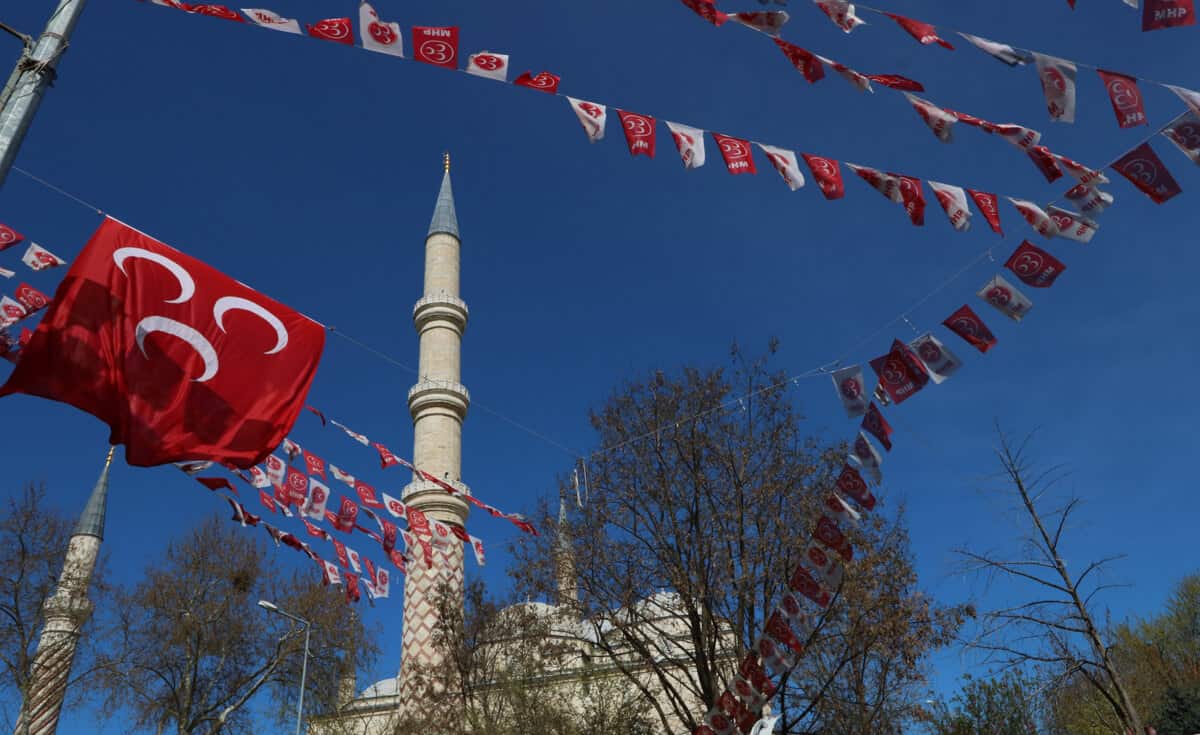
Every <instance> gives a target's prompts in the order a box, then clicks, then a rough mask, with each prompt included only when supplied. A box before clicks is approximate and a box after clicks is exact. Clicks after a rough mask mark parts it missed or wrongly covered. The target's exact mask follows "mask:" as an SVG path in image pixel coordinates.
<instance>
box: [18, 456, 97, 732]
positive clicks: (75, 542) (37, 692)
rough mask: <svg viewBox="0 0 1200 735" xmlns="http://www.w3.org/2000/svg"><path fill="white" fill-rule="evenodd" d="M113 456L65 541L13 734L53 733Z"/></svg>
mask: <svg viewBox="0 0 1200 735" xmlns="http://www.w3.org/2000/svg"><path fill="white" fill-rule="evenodd" d="M112 459H113V448H110V449H109V450H108V459H106V460H105V462H104V469H103V471H101V472H100V479H99V480H97V481H96V487H95V488H94V489H93V490H92V496H91V497H90V498H88V503H87V507H85V508H84V509H83V515H81V516H80V517H79V523H78V524H77V525H76V526H75V531H74V533H72V534H71V540H70V542H69V543H68V544H67V555H66V559H65V560H64V561H63V570H62V574H61V575H60V576H59V578H58V588H57V589H55V590H54V594H53V595H51V596H50V597H48V598H47V599H46V602H45V604H44V605H43V606H42V610H43V616H44V617H45V621H46V622H45V625H44V627H43V628H42V637H41V640H39V641H38V647H37V652H36V653H35V654H34V659H33V670H32V672H31V676H30V681H29V691H28V692H26V694H25V701H24V702H23V703H22V705H21V712H20V715H19V716H18V718H17V727H16V730H14V733H15V735H51V734H52V733H54V732H55V731H56V730H57V729H58V715H59V713H60V712H61V711H62V704H63V698H64V697H65V696H66V694H67V680H68V678H69V677H70V675H71V664H72V662H73V661H74V660H75V647H76V645H77V644H78V643H79V630H80V628H82V627H83V624H84V622H85V621H87V619H88V616H90V615H91V614H92V602H91V600H89V599H88V597H87V592H88V586H89V585H90V584H91V581H92V572H93V571H95V569H96V559H97V558H98V557H99V555H100V542H101V541H103V540H104V514H105V509H106V507H107V505H108V468H109V467H110V466H111V465H112Z"/></svg>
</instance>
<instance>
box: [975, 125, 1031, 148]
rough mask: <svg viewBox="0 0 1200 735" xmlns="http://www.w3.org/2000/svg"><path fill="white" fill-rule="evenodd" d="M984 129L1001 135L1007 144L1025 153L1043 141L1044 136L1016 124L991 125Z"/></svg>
mask: <svg viewBox="0 0 1200 735" xmlns="http://www.w3.org/2000/svg"><path fill="white" fill-rule="evenodd" d="M984 129H985V130H987V131H988V132H990V133H995V134H996V135H999V136H1000V137H1001V138H1003V139H1004V140H1005V142H1007V143H1011V144H1012V145H1013V146H1014V147H1016V148H1018V149H1020V150H1023V151H1028V150H1029V149H1031V148H1033V147H1034V146H1035V145H1037V144H1038V143H1040V142H1041V140H1042V134H1041V133H1039V132H1038V131H1036V130H1034V129H1033V128H1027V127H1025V126H1024V125H1016V124H1014V123H1000V124H998V125H997V124H991V125H990V127H985V128H984Z"/></svg>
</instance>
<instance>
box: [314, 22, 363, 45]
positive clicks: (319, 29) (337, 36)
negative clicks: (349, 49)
mask: <svg viewBox="0 0 1200 735" xmlns="http://www.w3.org/2000/svg"><path fill="white" fill-rule="evenodd" d="M308 35H310V36H312V37H313V38H320V39H322V40H325V41H333V42H334V43H344V44H346V45H347V46H353V45H354V32H353V30H352V29H351V27H350V19H349V18H326V19H325V20H322V21H319V22H317V23H314V24H312V25H310V26H308Z"/></svg>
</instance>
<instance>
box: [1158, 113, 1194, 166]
mask: <svg viewBox="0 0 1200 735" xmlns="http://www.w3.org/2000/svg"><path fill="white" fill-rule="evenodd" d="M1163 135H1164V136H1166V138H1167V140H1169V141H1171V142H1172V143H1174V144H1175V147H1176V148H1178V149H1179V150H1180V151H1182V152H1183V155H1185V156H1187V157H1188V158H1189V159H1191V161H1192V163H1194V164H1196V165H1198V166H1200V115H1197V114H1196V113H1195V112H1188V113H1187V114H1185V115H1182V116H1180V117H1179V118H1176V119H1175V120H1174V121H1173V122H1171V124H1170V125H1168V126H1167V127H1166V128H1165V129H1164V130H1163Z"/></svg>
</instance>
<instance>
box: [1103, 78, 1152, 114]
mask: <svg viewBox="0 0 1200 735" xmlns="http://www.w3.org/2000/svg"><path fill="white" fill-rule="evenodd" d="M1097 73H1098V74H1099V75H1100V79H1101V81H1103V82H1104V89H1105V90H1106V91H1107V92H1108V99H1109V100H1110V101H1111V102H1112V107H1113V113H1114V114H1115V115H1116V116H1117V125H1119V126H1120V127H1121V128H1133V127H1137V126H1138V125H1149V124H1150V122H1149V120H1147V119H1146V105H1145V101H1144V100H1142V93H1141V91H1140V90H1139V89H1138V85H1137V79H1135V78H1134V77H1131V76H1127V75H1125V74H1119V73H1117V72H1115V71H1105V70H1103V69H1098V70H1097Z"/></svg>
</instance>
